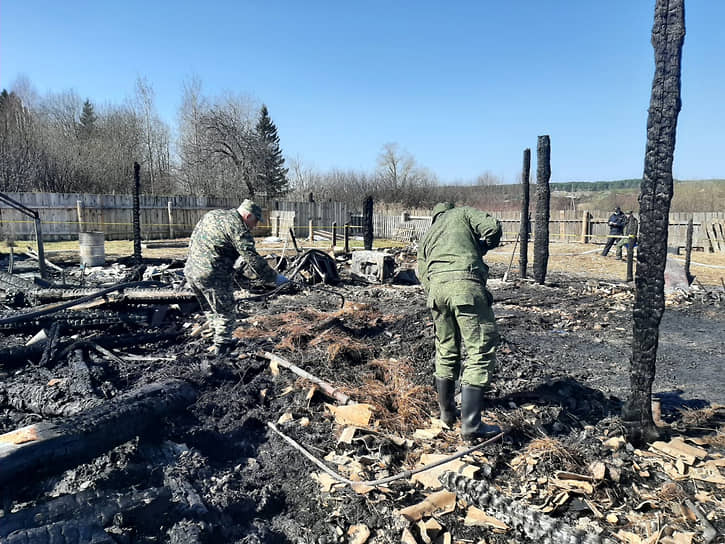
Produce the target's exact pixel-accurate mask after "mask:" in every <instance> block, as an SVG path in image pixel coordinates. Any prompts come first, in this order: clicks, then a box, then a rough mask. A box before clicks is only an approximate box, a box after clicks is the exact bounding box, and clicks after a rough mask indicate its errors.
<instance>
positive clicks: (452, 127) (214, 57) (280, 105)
mask: <svg viewBox="0 0 725 544" xmlns="http://www.w3.org/2000/svg"><path fill="white" fill-rule="evenodd" d="M653 17H654V0H609V1H607V2H594V1H588V0H584V1H582V0H574V1H565V0H559V1H554V2H541V1H540V0H509V1H501V0H494V1H490V0H478V1H471V2H467V1H458V2H456V1H453V2H446V3H444V2H442V1H438V2H434V1H426V0H418V1H415V2H413V1H405V2H403V1H397V2H395V1H390V0H387V1H384V0H369V1H339V0H337V1H316V0H298V1H291V0H290V1H277V2H275V1H273V0H266V1H263V0H259V1H256V0H255V1H244V0H229V1H216V0H206V1H205V2H201V1H196V2H190V1H186V0H175V1H173V2H172V1H161V0H145V1H138V0H124V1H121V0H115V1H114V0H106V1H98V0H94V1H90V0H88V1H81V0H62V1H60V0H0V87H3V88H10V87H12V85H13V83H14V82H15V81H16V80H17V79H18V77H19V76H21V75H22V76H25V77H27V78H28V79H29V80H30V82H31V83H32V84H33V86H34V87H35V89H36V90H37V91H38V92H39V93H40V94H41V95H42V94H45V93H46V92H61V91H67V90H70V89H73V90H75V91H76V92H77V93H78V94H79V95H80V96H81V97H82V98H90V99H91V100H92V101H93V102H95V103H98V104H103V103H107V102H111V103H121V102H123V101H124V100H125V99H127V98H130V97H131V96H133V94H134V88H135V83H136V80H137V78H138V77H143V78H145V79H146V81H147V82H148V83H149V84H150V85H151V86H152V87H153V89H154V91H155V95H156V106H157V109H158V112H159V114H160V116H161V117H162V118H163V119H164V120H165V121H167V122H168V123H169V124H170V125H171V126H172V127H173V126H174V125H175V121H176V115H177V111H178V108H179V105H180V102H181V96H182V86H183V84H184V81H188V80H189V79H190V78H192V77H197V78H199V79H200V80H201V82H202V91H203V93H204V94H205V95H208V96H217V95H221V94H223V93H224V92H233V93H238V94H245V95H249V96H251V97H253V98H255V99H256V100H258V101H259V102H260V103H261V102H264V103H265V104H267V106H268V108H269V112H270V115H271V116H272V119H273V120H274V122H275V123H276V125H277V127H278V130H279V135H280V138H281V145H282V148H283V151H284V153H285V155H286V156H288V157H298V158H299V159H300V160H301V161H302V162H303V164H305V165H307V166H310V167H314V168H316V169H318V170H327V169H330V168H340V169H354V170H364V171H371V170H372V169H374V168H375V165H376V158H377V156H378V154H379V153H380V151H381V148H382V146H383V145H384V144H385V143H388V142H397V143H398V144H399V145H400V147H401V148H402V149H404V150H407V151H408V152H409V153H411V154H412V155H413V156H414V157H415V159H416V160H417V162H418V163H419V164H420V165H422V166H425V167H427V168H429V169H430V170H432V171H433V172H435V173H436V174H437V175H438V177H439V178H440V180H441V181H446V182H447V181H455V180H473V179H474V178H475V177H476V176H478V175H479V174H482V173H484V172H489V173H491V174H493V175H495V176H498V177H500V178H502V180H503V181H504V182H507V183H513V182H515V181H516V180H517V179H518V176H519V175H520V171H521V165H522V154H523V150H524V148H526V147H529V148H531V150H532V156H533V163H534V164H532V180H533V179H535V168H536V165H535V158H536V142H537V136H538V135H541V134H549V135H550V137H551V161H552V163H551V165H552V181H575V180H582V181H590V180H591V181H594V180H609V179H623V178H637V177H640V176H641V175H642V171H643V165H644V149H645V143H646V120H647V108H648V106H649V99H650V89H651V82H652V75H653V71H654V56H653V49H652V46H651V43H650V39H651V29H652V22H653ZM722 21H725V2H724V1H722V0H688V1H687V3H686V27H687V35H686V37H685V45H684V50H683V63H682V65H683V82H682V101H683V108H682V111H681V113H680V117H679V123H678V134H677V148H676V151H675V163H674V175H675V177H677V178H680V179H703V178H725V152H723V144H722V131H723V127H724V126H725V107H724V106H723V101H722V98H721V97H722V96H723V92H724V89H725V70H723V60H722V59H723V57H725V33H724V32H722V29H721V24H722Z"/></svg>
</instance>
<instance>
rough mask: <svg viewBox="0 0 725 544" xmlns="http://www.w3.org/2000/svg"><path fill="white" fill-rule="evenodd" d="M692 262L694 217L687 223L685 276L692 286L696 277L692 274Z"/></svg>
mask: <svg viewBox="0 0 725 544" xmlns="http://www.w3.org/2000/svg"><path fill="white" fill-rule="evenodd" d="M691 260H692V217H690V219H689V221H687V239H686V241H685V276H686V277H687V283H689V284H692V281H693V280H694V279H695V277H694V276H693V275H692V274H690V262H691Z"/></svg>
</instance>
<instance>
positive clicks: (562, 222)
mask: <svg viewBox="0 0 725 544" xmlns="http://www.w3.org/2000/svg"><path fill="white" fill-rule="evenodd" d="M559 238H560V240H559V241H560V242H566V212H565V211H564V210H559Z"/></svg>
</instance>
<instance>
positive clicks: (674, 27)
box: [622, 0, 685, 444]
mask: <svg viewBox="0 0 725 544" xmlns="http://www.w3.org/2000/svg"><path fill="white" fill-rule="evenodd" d="M684 38H685V6H684V0H657V3H656V4H655V16H654V25H653V28H652V45H653V47H654V53H655V74H654V79H653V82H652V95H651V99H650V107H649V115H648V117H647V147H646V151H645V161H644V176H643V177H642V185H641V193H640V195H639V210H640V232H639V252H638V254H637V273H636V276H635V286H636V292H635V297H634V327H633V340H632V365H631V369H630V375H629V377H630V385H631V391H630V395H629V398H628V400H627V402H626V403H625V405H624V408H623V410H622V419H623V420H624V422H625V425H626V427H627V434H628V435H629V439H630V441H632V442H633V443H635V444H642V443H643V442H648V441H650V440H653V439H656V438H657V436H658V432H657V427H656V426H655V424H654V421H653V420H652V398H651V397H652V382H653V381H654V377H655V361H656V359H657V345H658V342H659V325H660V321H661V320H662V314H663V313H664V310H665V296H664V286H665V279H664V275H665V264H666V261H667V227H668V220H669V212H670V201H671V200H672V194H673V182H672V161H673V157H674V151H675V135H676V132H677V116H678V114H679V111H680V107H681V103H680V62H681V59H682V43H683V41H684Z"/></svg>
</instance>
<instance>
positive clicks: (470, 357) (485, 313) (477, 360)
mask: <svg viewBox="0 0 725 544" xmlns="http://www.w3.org/2000/svg"><path fill="white" fill-rule="evenodd" d="M492 302H493V297H491V294H490V293H489V292H488V290H487V289H486V287H485V286H484V285H483V284H482V283H481V282H478V281H475V280H466V279H460V280H456V281H449V282H446V281H435V282H431V284H430V287H429V291H428V301H427V305H428V308H430V310H431V312H432V314H433V323H434V325H435V336H436V339H435V347H436V368H435V375H436V377H438V378H442V379H448V380H457V379H458V378H459V375H460V380H461V383H462V384H464V385H474V386H479V387H485V386H486V385H488V384H489V383H490V381H491V379H492V377H493V372H494V370H495V368H496V344H497V343H498V331H497V330H496V321H495V319H494V316H493V311H492V310H491V303H492ZM462 346H465V348H466V355H467V357H466V361H465V363H464V364H461V358H462V354H461V350H462Z"/></svg>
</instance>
